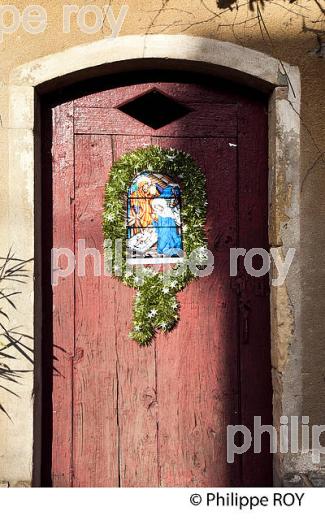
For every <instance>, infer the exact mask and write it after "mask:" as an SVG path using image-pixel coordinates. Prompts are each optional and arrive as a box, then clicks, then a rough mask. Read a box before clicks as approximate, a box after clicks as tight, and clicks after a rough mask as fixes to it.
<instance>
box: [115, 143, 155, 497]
mask: <svg viewBox="0 0 325 520" xmlns="http://www.w3.org/2000/svg"><path fill="white" fill-rule="evenodd" d="M150 144H151V139H150V138H148V137H139V136H138V137H132V136H128V137H123V136H121V137H115V138H114V160H116V159H118V158H119V157H120V156H121V155H123V154H124V153H127V152H129V151H131V150H133V149H135V148H139V147H144V146H148V145H150ZM134 297H135V291H133V290H132V289H130V288H129V287H125V286H124V285H123V284H121V283H119V288H118V291H117V297H116V315H115V327H116V348H117V358H118V359H117V377H118V424H119V433H120V485H121V486H122V487H133V486H136V487H142V486H143V487H145V486H157V485H158V466H157V417H156V413H157V402H156V391H157V390H156V360H155V350H154V347H153V346H151V347H149V348H143V347H140V346H139V345H138V343H136V342H134V341H131V340H130V339H129V337H128V334H129V331H130V330H131V321H132V305H133V298H134Z"/></svg>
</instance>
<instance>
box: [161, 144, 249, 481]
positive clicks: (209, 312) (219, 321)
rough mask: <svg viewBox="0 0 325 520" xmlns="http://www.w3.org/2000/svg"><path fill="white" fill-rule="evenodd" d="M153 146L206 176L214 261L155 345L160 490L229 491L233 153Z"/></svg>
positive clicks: (233, 379) (232, 477)
mask: <svg viewBox="0 0 325 520" xmlns="http://www.w3.org/2000/svg"><path fill="white" fill-rule="evenodd" d="M154 142H156V143H157V144H159V145H161V146H164V147H168V146H172V147H174V148H178V149H181V150H183V151H185V152H188V153H190V154H191V156H192V157H193V159H194V160H196V162H197V164H198V165H199V166H200V167H201V168H202V170H203V171H204V172H205V175H206V178H207V195H208V203H209V205H208V215H207V226H206V232H207V237H208V242H209V249H210V250H211V251H212V252H213V254H214V262H215V268H214V270H213V273H212V274H210V275H209V276H208V277H203V278H200V279H199V280H195V281H193V282H192V283H191V284H190V285H189V286H187V288H186V289H185V290H184V291H183V292H182V293H180V294H179V296H178V299H179V301H180V322H179V324H178V325H177V327H176V329H175V330H174V331H173V332H171V333H169V334H168V335H163V334H159V336H158V337H157V340H156V348H157V366H158V371H157V374H158V376H157V377H158V382H157V388H158V390H157V398H158V414H159V462H160V466H161V470H160V473H161V482H160V485H161V486H227V485H228V486H229V485H234V484H235V483H238V480H239V471H238V465H237V466H236V465H233V466H231V465H229V464H227V461H226V432H227V425H228V424H231V423H233V421H234V420H236V414H237V413H238V394H237V388H238V385H237V375H238V374H237V373H238V365H237V302H236V298H237V297H236V293H235V292H234V291H233V290H232V289H231V284H230V279H229V247H230V246H231V245H234V244H235V242H236V210H237V162H236V159H237V157H236V148H235V147H230V146H229V141H228V140H227V139H186V140H181V139H179V140H178V139H170V138H164V139H157V140H154ZM220 235H221V236H220ZM216 240H217V242H216Z"/></svg>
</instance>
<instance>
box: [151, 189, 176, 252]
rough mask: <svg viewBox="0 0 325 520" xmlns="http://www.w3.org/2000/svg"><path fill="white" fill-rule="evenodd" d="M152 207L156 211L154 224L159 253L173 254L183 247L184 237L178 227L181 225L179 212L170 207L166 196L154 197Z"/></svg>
mask: <svg viewBox="0 0 325 520" xmlns="http://www.w3.org/2000/svg"><path fill="white" fill-rule="evenodd" d="M152 209H153V210H154V212H155V215H154V217H153V225H154V227H155V229H156V232H157V253H158V254H160V255H165V256H170V255H173V254H175V249H177V250H180V249H181V247H182V239H181V236H180V234H179V233H178V229H177V228H178V227H179V226H180V216H179V212H178V211H177V210H173V209H172V208H171V207H169V206H168V202H167V200H166V199H164V198H158V199H153V200H152Z"/></svg>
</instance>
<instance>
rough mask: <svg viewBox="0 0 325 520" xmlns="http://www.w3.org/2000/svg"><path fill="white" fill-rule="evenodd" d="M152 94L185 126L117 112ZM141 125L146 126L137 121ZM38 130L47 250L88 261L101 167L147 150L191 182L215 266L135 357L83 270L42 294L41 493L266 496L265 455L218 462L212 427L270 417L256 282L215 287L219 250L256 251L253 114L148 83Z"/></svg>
mask: <svg viewBox="0 0 325 520" xmlns="http://www.w3.org/2000/svg"><path fill="white" fill-rule="evenodd" d="M152 89H158V90H159V91H160V92H161V93H163V94H164V95H167V96H170V97H171V98H173V99H174V100H177V101H178V102H181V103H182V104H183V105H184V106H186V107H187V108H188V109H190V111H189V113H188V114H187V115H185V116H183V117H181V118H177V119H176V120H174V121H172V122H170V123H169V124H166V125H164V126H163V127H161V128H158V129H157V128H156V129H154V128H152V127H151V126H149V125H148V124H144V123H141V122H139V121H138V120H137V119H136V118H135V117H132V116H130V115H127V114H125V113H124V112H123V111H122V110H121V109H120V108H119V107H121V105H122V104H124V103H126V102H127V101H128V100H132V99H134V98H137V96H140V95H141V94H143V93H146V92H148V91H151V90H152ZM142 110H143V113H146V114H145V115H146V117H147V118H149V122H150V117H151V116H150V111H151V110H152V106H149V107H146V103H145V101H144V102H143V106H142ZM172 112H173V110H171V116H170V117H173V113H172ZM52 116H53V144H52V158H53V196H52V199H53V212H52V219H53V243H52V245H53V246H54V247H57V248H70V249H71V250H72V251H75V252H76V253H77V248H78V244H80V242H78V241H79V240H80V239H84V240H85V245H86V247H88V248H96V249H98V250H99V251H100V252H102V244H103V235H102V207H103V194H104V185H105V183H106V181H107V178H108V173H109V170H110V168H111V166H112V164H113V162H114V161H115V160H116V159H117V158H118V157H120V156H121V155H122V154H124V153H125V152H128V151H130V150H132V149H135V148H138V147H144V146H147V145H149V144H159V145H160V146H162V147H170V146H172V147H174V148H178V149H180V150H183V151H186V152H188V153H190V154H191V156H192V157H193V158H194V159H195V161H196V162H197V163H198V164H199V166H200V167H201V168H202V170H203V172H204V173H205V175H206V180H207V195H208V217H207V225H206V232H207V237H208V243H209V249H210V250H211V251H212V252H213V254H214V259H215V267H214V270H213V273H212V274H211V275H209V276H208V277H205V278H201V279H199V280H196V281H194V282H192V283H191V284H190V285H189V286H188V287H187V288H186V289H185V290H184V291H183V292H182V293H181V294H180V295H179V301H180V304H181V311H180V316H181V318H180V322H179V324H178V326H177V327H176V328H175V329H174V330H173V331H172V332H171V333H169V334H167V335H163V334H159V335H158V336H157V338H156V340H155V341H154V342H153V344H152V345H151V346H150V347H148V348H140V347H139V346H138V345H137V344H136V343H135V342H133V341H131V340H130V339H129V338H128V332H129V330H130V324H131V317H132V301H133V298H134V291H133V290H132V289H130V288H128V287H125V286H123V285H122V284H121V283H120V282H118V281H116V280H114V279H112V278H110V277H107V276H103V275H102V276H94V268H93V267H94V259H93V256H92V255H91V254H89V255H88V256H87V259H86V273H85V276H80V275H78V273H77V272H76V271H75V272H74V273H73V274H71V275H70V276H69V277H67V278H60V280H59V283H58V285H57V286H55V287H53V344H54V357H55V362H54V370H53V384H52V386H53V392H52V412H53V414H52V415H53V421H52V449H51V452H52V464H51V465H52V468H51V471H52V483H53V485H54V486H228V485H233V486H234V485H270V484H271V473H272V468H271V465H272V462H271V457H270V456H269V455H268V454H267V453H266V450H265V449H264V448H265V446H264V448H263V451H262V453H261V454H254V453H253V452H252V450H250V451H249V452H248V453H246V454H245V455H243V456H241V457H236V458H235V462H234V463H233V464H229V463H227V460H226V449H227V444H226V434H227V425H228V424H244V425H247V426H249V427H250V428H251V427H252V424H253V417H254V416H261V417H262V421H263V422H264V423H265V424H271V422H270V421H271V416H272V415H271V401H272V397H271V382H270V378H271V369H270V359H269V358H270V354H269V351H270V348H269V303H268V283H267V279H265V278H263V279H261V278H256V279H252V278H250V277H249V276H248V275H247V274H245V273H244V272H243V271H241V272H240V275H238V276H237V277H236V278H231V277H230V276H229V248H230V247H236V246H238V247H245V248H247V249H249V248H251V247H265V248H267V247H268V241H267V137H266V136H267V116H266V110H265V103H264V100H263V99H256V98H255V99H254V97H252V96H250V95H249V94H245V95H244V94H239V93H238V92H236V91H226V90H224V89H223V88H221V87H220V88H218V89H216V88H214V87H213V86H211V85H209V84H208V83H207V84H203V83H202V84H195V83H191V82H187V81H183V82H175V81H174V82H170V81H165V82H161V81H159V82H157V81H154V82H148V83H142V84H138V85H124V86H119V87H115V88H110V89H107V90H104V91H101V92H99V93H95V94H89V95H85V96H82V97H78V98H77V99H74V100H73V101H68V102H65V103H59V104H57V105H56V106H55V107H54V108H53V110H52ZM147 122H148V121H147ZM61 258H62V257H61ZM62 262H63V263H64V260H62ZM62 265H63V264H62Z"/></svg>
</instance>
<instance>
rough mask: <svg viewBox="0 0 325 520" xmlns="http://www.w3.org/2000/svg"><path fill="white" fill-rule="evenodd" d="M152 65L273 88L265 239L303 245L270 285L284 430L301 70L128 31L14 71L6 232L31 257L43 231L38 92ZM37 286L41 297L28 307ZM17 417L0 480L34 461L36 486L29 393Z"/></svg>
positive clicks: (28, 315)
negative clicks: (40, 220)
mask: <svg viewBox="0 0 325 520" xmlns="http://www.w3.org/2000/svg"><path fill="white" fill-rule="evenodd" d="M151 65H152V66H155V67H157V66H158V67H161V68H166V69H169V70H172V69H173V68H176V67H177V69H178V70H179V69H182V70H187V71H192V72H205V73H208V74H210V75H212V76H216V77H223V78H226V79H229V80H232V81H235V82H236V83H238V84H239V85H241V84H242V85H249V86H254V87H255V88H258V89H260V90H263V91H266V92H269V93H270V102H269V241H270V245H271V247H273V248H276V249H277V251H278V254H279V255H281V256H283V255H285V253H286V251H287V249H288V248H295V249H296V251H297V252H296V255H295V261H294V263H293V265H292V267H291V270H290V272H289V275H288V277H287V279H286V282H285V284H284V285H282V286H280V287H272V290H271V323H272V364H273V381H274V384H273V391H274V423H275V426H276V427H279V425H280V417H281V415H300V409H301V368H300V354H301V334H300V268H299V255H298V251H299V240H300V237H299V232H300V221H299V192H300V190H299V146H300V141H299V136H300V119H299V111H300V76H299V71H298V69H297V67H292V66H290V65H288V64H283V63H281V64H280V63H279V61H278V60H276V59H274V58H272V57H270V56H268V55H266V54H263V53H260V52H257V51H254V50H251V49H247V48H244V47H241V46H237V45H234V44H231V43H227V42H219V41H216V40H212V39H206V38H199V37H191V36H179V35H168V36H167V35H150V36H125V37H119V38H116V39H114V40H100V41H97V42H93V43H90V44H86V45H80V46H77V47H74V48H71V49H68V50H65V51H63V52H60V53H57V54H53V55H50V56H47V57H44V58H40V59H38V60H36V61H33V62H31V63H28V64H26V65H23V66H21V67H18V68H17V69H15V70H13V71H12V73H11V77H10V86H9V94H10V100H9V103H10V122H9V128H8V136H9V171H8V179H9V180H8V182H9V193H10V200H9V201H8V213H9V228H8V234H9V235H11V236H15V237H16V240H17V241H19V251H20V253H21V254H24V256H25V257H26V258H27V257H31V256H34V251H35V244H36V243H37V235H38V229H37V218H38V217H37V215H38V207H37V195H36V198H35V197H34V193H37V190H36V191H35V181H34V179H35V175H36V176H37V172H38V171H39V168H40V159H39V150H40V124H39V123H40V122H39V117H38V113H39V112H38V107H39V101H40V96H41V95H42V93H44V92H50V91H54V90H56V89H57V88H59V87H60V88H63V87H65V86H67V85H69V84H73V83H76V82H77V81H80V80H82V79H85V78H93V77H99V76H101V75H103V74H106V75H107V74H109V73H113V72H114V73H115V72H120V71H127V70H128V71H130V70H139V69H141V68H148V67H150V66H151ZM35 217H36V218H35ZM36 274H37V270H36ZM37 280H38V279H37V278H36V284H35V288H34V291H33V290H32V289H31V292H27V291H26V293H25V294H24V295H23V299H24V302H23V304H24V303H25V305H26V309H28V310H27V311H26V312H25V314H24V316H23V319H24V320H25V323H23V324H22V325H26V329H27V330H30V331H32V332H33V334H32V335H33V336H34V337H36V338H38V342H39V339H40V337H41V326H40V320H39V317H40V313H41V302H40V300H39V288H38V281H37ZM34 292H35V294H36V298H35V302H36V303H35V306H34V308H32V306H31V300H32V301H34ZM20 325H21V323H20ZM37 347H38V345H36V349H37ZM39 357H40V356H39ZM28 368H29V367H28ZM34 389H35V390H36V402H38V401H39V399H40V395H41V392H40V390H39V384H38V378H37V371H36V378H35V380H34V383H33V382H32V381H30V382H29V387H28V388H27V392H34ZM25 395H27V394H25ZM15 415H16V417H17V418H19V420H18V421H17V423H16V426H11V435H4V437H3V440H2V442H4V443H6V446H5V450H4V451H5V461H4V465H3V467H4V468H10V471H9V472H8V475H10V476H8V475H3V476H2V475H0V480H1V479H4V478H6V479H8V478H10V479H11V480H12V484H13V485H14V483H15V482H17V481H25V482H26V485H31V482H32V468H33V460H34V468H35V469H34V484H36V485H37V483H38V482H39V475H38V466H39V464H38V460H39V454H38V450H37V449H36V451H34V455H33V445H35V446H36V448H37V444H38V442H37V438H38V436H39V432H38V427H37V424H36V423H35V424H34V419H33V409H32V406H31V403H30V399H27V397H26V398H23V399H21V400H20V402H19V403H18V404H17V406H16V412H15ZM15 429H17V432H16V434H15V431H14V430H15ZM18 434H19V436H21V437H23V439H24V442H21V443H20V442H19V457H20V460H19V470H18V468H17V464H16V463H15V460H17V446H16V440H15V439H17V438H18ZM9 439H11V440H10V441H9ZM35 441H36V442H35ZM33 457H34V459H33ZM298 459H299V457H298ZM298 459H297V462H296V464H297V465H298V464H301V462H302V459H301V457H300V459H299V460H298ZM306 463H307V464H308V461H306ZM294 464H295V462H294V461H293V462H291V459H290V455H286V456H283V455H279V456H276V458H275V482H276V483H277V482H279V481H280V480H281V475H282V474H283V473H284V472H285V471H286V468H287V467H291V471H293V465H294Z"/></svg>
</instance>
